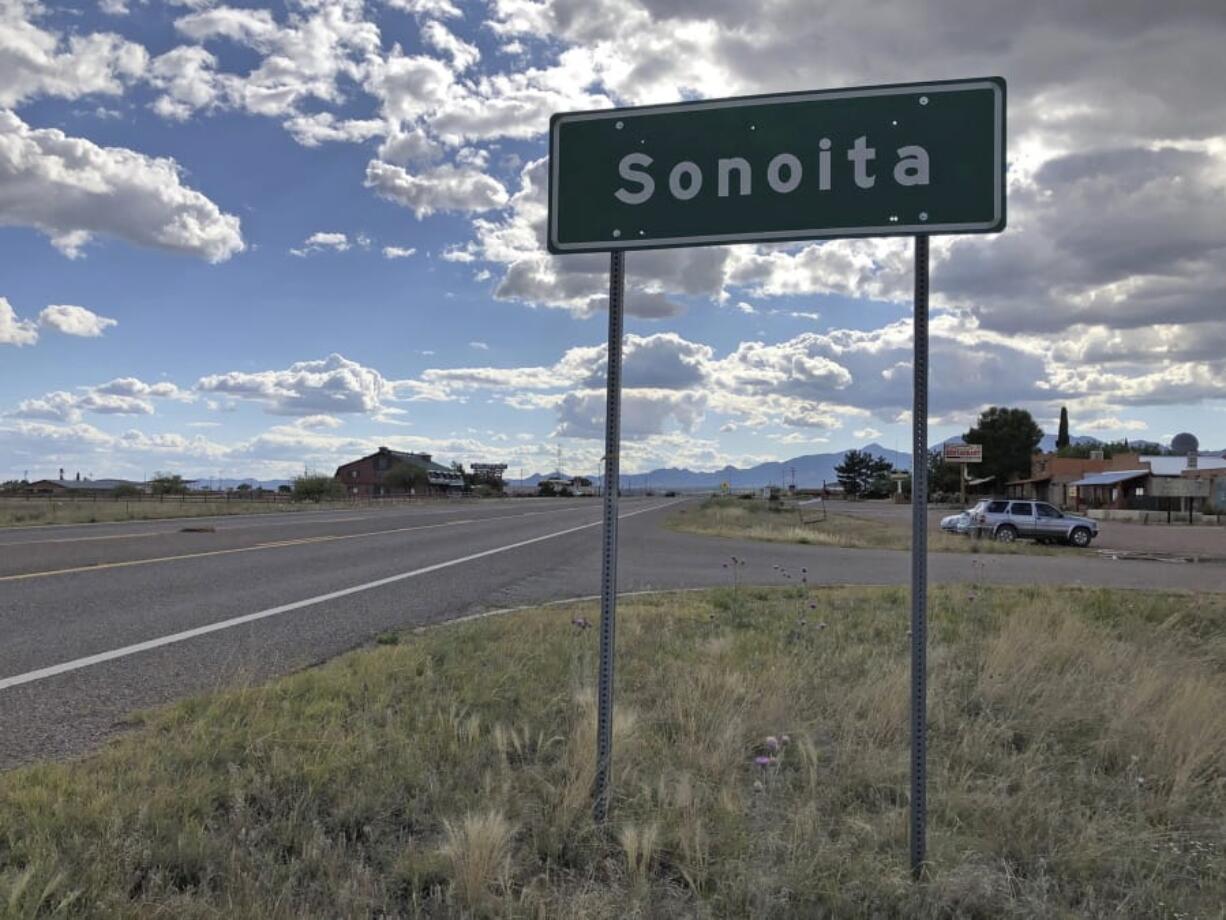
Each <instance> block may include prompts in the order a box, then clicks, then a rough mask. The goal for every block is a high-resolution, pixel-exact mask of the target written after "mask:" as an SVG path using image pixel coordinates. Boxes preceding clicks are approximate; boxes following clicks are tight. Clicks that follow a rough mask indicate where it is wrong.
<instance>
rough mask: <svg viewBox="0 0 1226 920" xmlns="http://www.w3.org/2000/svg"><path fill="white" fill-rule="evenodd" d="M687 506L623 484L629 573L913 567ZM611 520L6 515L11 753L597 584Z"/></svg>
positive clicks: (886, 578)
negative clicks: (762, 537)
mask: <svg viewBox="0 0 1226 920" xmlns="http://www.w3.org/2000/svg"><path fill="white" fill-rule="evenodd" d="M674 505H676V500H673V499H661V498H656V499H651V498H647V499H633V500H631V499H627V500H624V501H623V503H622V515H623V518H624V520H623V523H622V526H621V535H622V537H621V538H622V564H621V566H620V568H619V574H620V587H621V589H622V590H624V591H630V590H643V589H651V588H671V587H688V586H702V585H710V584H718V583H721V582H722V581H724V580H726V578H727V574H726V572H725V571H724V570H722V569H721V567H720V563H721V561H723V560H724V559H726V558H727V556H728V555H730V554H732V553H736V554H738V555H740V556H741V557H743V558H748V559H749V560H750V565H749V566H748V567H747V569H746V570H745V575H746V577H747V579H748V580H750V581H755V582H762V583H772V582H774V581H778V576H777V575H775V574H774V570H773V569H772V565H773V564H775V563H779V564H783V565H788V566H791V567H793V568H799V566H801V565H805V566H807V567H808V568H809V572H810V581H811V582H814V583H821V582H849V583H867V584H881V583H891V584H900V583H904V582H905V579H906V577H907V557H906V555H905V554H904V553H898V552H888V551H868V550H837V549H825V548H818V547H812V546H793V545H777V544H762V543H753V544H746V543H740V542H737V541H730V540H721V539H718V538H706V537H697V536H691V535H684V534H678V533H675V532H673V531H670V530H668V529H667V528H665V527H662V526H661V525H662V523H663V521H664V519H665V518H666V517H667V516H668V515H669V514H671V513H673V512H675V511H676V510H678V509H677V508H676V507H674ZM599 518H600V508H599V505H598V503H597V502H595V501H593V500H591V499H586V500H585V499H574V500H565V499H557V500H513V501H512V500H508V501H486V502H465V503H455V504H442V503H440V504H423V505H421V506H413V507H398V508H392V509H379V510H358V511H343V512H324V513H304V514H275V515H268V516H260V517H259V518H253V517H226V518H217V519H211V520H200V519H191V520H178V521H157V522H132V523H126V524H103V525H79V526H67V527H41V528H24V529H8V530H0V628H2V629H3V631H4V642H3V643H0V769H2V768H4V767H6V766H12V765H14V764H17V763H22V762H26V761H29V760H31V759H34V758H37V757H42V756H48V755H53V756H60V755H65V754H70V753H76V752H79V751H83V750H87V749H88V748H90V747H92V746H94V745H95V744H96V743H97V742H98V741H99V740H101V739H103V738H105V737H106V736H107V735H109V734H111V733H113V732H114V731H115V730H116V728H117V726H119V725H121V724H122V722H123V720H124V718H125V717H126V716H127V715H128V714H129V713H130V712H132V711H133V710H135V709H139V708H142V707H146V706H150V705H155V704H158V703H162V702H166V701H168V700H173V699H176V698H179V697H182V696H184V695H186V694H190V693H193V692H199V691H202V690H208V689H212V688H214V687H217V686H224V685H227V684H229V683H232V682H234V681H235V680H262V679H265V678H268V677H271V676H275V675H277V674H283V673H286V672H288V671H291V670H294V669H296V668H300V667H303V666H305V665H308V664H311V663H314V662H317V661H321V660H324V659H327V658H329V657H332V656H334V655H336V654H338V653H340V652H342V651H345V650H346V649H350V648H353V647H355V646H359V645H362V644H364V643H368V642H370V641H371V640H372V639H373V638H374V637H375V636H377V635H378V634H379V633H381V632H384V631H386V630H389V629H403V628H406V627H410V626H414V625H422V624H428V623H433V622H439V621H442V620H446V619H449V618H454V617H456V616H462V615H466V614H471V613H473V612H477V611H480V610H484V609H492V608H498V607H509V606H515V605H519V604H531V603H537V602H541V601H545V600H551V599H557V598H562V597H573V596H581V595H589V594H593V593H595V592H596V591H597V590H598V582H599V571H600V568H599V561H598V560H599V540H600V528H599V527H598V526H597V525H598V523H599ZM184 528H190V529H192V532H185V530H184ZM199 528H205V530H204V531H203V532H201V531H199V530H198V529H199ZM208 528H212V530H211V531H210V530H208ZM971 560H972V557H970V556H954V555H948V556H934V557H933V559H932V564H931V570H932V578H933V580H934V581H970V580H975V579H981V580H985V581H1003V582H1015V583H1032V582H1050V583H1086V584H1108V585H1120V586H1131V587H1151V586H1152V587H1170V588H1181V587H1188V588H1203V589H1209V590H1226V566H1207V565H1206V566H1172V565H1163V564H1160V563H1111V562H1106V561H1102V562H1100V561H1098V560H1093V559H1085V558H1076V559H1074V558H1059V557H1056V558H1052V557H1020V556H1017V557H1014V556H1010V557H1005V556H995V557H985V559H984V560H983V565H982V566H976V565H973V564H972V561H971Z"/></svg>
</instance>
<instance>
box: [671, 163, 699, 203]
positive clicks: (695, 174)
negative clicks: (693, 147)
mask: <svg viewBox="0 0 1226 920" xmlns="http://www.w3.org/2000/svg"><path fill="white" fill-rule="evenodd" d="M682 176H689V177H690V178H689V183H688V187H686V188H682V186H681V177H682ZM700 188H702V170H701V169H699V168H698V164H697V163H691V162H690V161H689V160H682V161H681V162H680V163H678V164H677V165H676V166H674V167H673V171H672V172H670V173H669V174H668V190H669V191H670V192H672V193H673V197H674V198H676V199H678V200H680V201H688V200H689V199H691V198H693V197H694V196H695V195H697V194H698V190H699V189H700Z"/></svg>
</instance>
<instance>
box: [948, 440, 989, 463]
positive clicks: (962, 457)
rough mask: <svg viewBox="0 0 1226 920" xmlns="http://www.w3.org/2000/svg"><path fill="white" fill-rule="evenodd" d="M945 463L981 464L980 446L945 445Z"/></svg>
mask: <svg viewBox="0 0 1226 920" xmlns="http://www.w3.org/2000/svg"><path fill="white" fill-rule="evenodd" d="M945 462H946V463H983V445H982V444H946V445H945Z"/></svg>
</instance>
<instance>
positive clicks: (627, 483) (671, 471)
mask: <svg viewBox="0 0 1226 920" xmlns="http://www.w3.org/2000/svg"><path fill="white" fill-rule="evenodd" d="M1069 440H1070V441H1071V442H1072V443H1073V444H1075V445H1078V446H1080V445H1089V446H1091V447H1093V446H1095V445H1097V444H1102V443H1103V442H1102V441H1100V440H1099V439H1098V438H1094V437H1090V436H1088V435H1073V436H1072V437H1071V438H1070V439H1069ZM962 443H965V442H964V441H963V440H962V438H961V437H952V438H947V439H946V440H944V441H942V442H940V443H938V444H934V445H932V450H933V451H934V452H935V451H938V450H940V449H941V447H942V446H943V445H944V444H962ZM1131 443H1132V444H1133V445H1134V446H1135V447H1136V449H1137V450H1138V451H1139V452H1154V453H1157V452H1158V445H1157V444H1156V443H1153V442H1149V441H1141V440H1134V441H1132V442H1131ZM1039 449H1040V450H1042V451H1044V452H1047V453H1050V452H1051V451H1054V450H1055V449H1056V436H1055V435H1054V434H1049V435H1044V436H1043V440H1042V441H1040V442H1039ZM860 450H864V451H868V452H869V453H870V454H873V455H874V456H880V457H885V458H886V459H887V460H889V461H890V462H891V463H892V464H894V468H895V469H899V470H910V469H911V454H909V453H905V454H904V453H900V452H899V451H896V450H890V449H889V448H888V447H882V446H881V445H880V444H877V443H876V442H874V443H872V444H866V445H865V446H864V447H861V448H860ZM846 454H847V451H838V452H835V453H829V454H804V455H803V456H800V457H793V458H792V459H791V460H783V461H780V462H774V463H760V464H758V465H757V466H751V467H749V468H748V469H741V468H739V467H735V466H726V467H724V468H723V469H720V470H689V469H678V468H677V467H668V468H665V469H655V470H652V471H651V472H649V473H634V474H633V475H623V476H622V486H623V488H632V489H647V488H650V489H684V490H690V489H718V488H719V487H720V486H721V485H722V484H723V483H725V482H726V483H728V485H729V486H730V487H732V488H733V489H760V488H762V487H763V486H769V485H777V486H786V485H791V483H792V481H793V479H792V471H793V469H794V470H795V471H796V473H795V475H796V478H795V482H796V485H797V486H798V487H799V488H813V487H817V486H820V485H821V484H822V483H824V482H828V483H834V482H836V481H837V480H838V476H837V474H836V473H835V471H834V468H835V467H836V466H838V465H839V464H840V463H842V462H843V457H844V456H845V455H846ZM556 475H558V474H557V473H546V474H541V473H535V474H533V475H532V476H529V477H527V478H526V479H523V480H508V483H509V484H510V485H514V486H527V487H529V488H535V487H536V485H537V484H538V483H539V482H540V481H541V480H542V479H547V478H549V477H550V476H556ZM563 475H564V476H565V477H566V478H570V476H571V474H569V473H566V474H563ZM592 480H593V482H596V483H599V482H600V478H599V477H592Z"/></svg>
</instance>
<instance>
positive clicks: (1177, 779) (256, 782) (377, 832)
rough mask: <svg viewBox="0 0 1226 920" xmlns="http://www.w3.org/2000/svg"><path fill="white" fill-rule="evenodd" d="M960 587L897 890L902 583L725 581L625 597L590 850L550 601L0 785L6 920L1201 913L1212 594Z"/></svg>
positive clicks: (1225, 823)
mask: <svg viewBox="0 0 1226 920" xmlns="http://www.w3.org/2000/svg"><path fill="white" fill-rule="evenodd" d="M976 593H977V595H978V602H977V603H976V604H975V605H974V607H973V608H970V607H968V605H967V603H966V601H965V594H966V589H965V588H962V589H959V588H943V589H939V590H935V591H934V592H933V596H932V604H931V618H932V619H931V623H932V635H931V656H930V657H931V663H932V673H931V696H930V725H931V733H930V769H931V785H930V798H929V806H930V822H931V823H930V836H929V852H930V865H929V867H928V873H927V877H926V880H925V881H924V882H923V883H922V884H919V885H915V884H913V883H912V882H911V880H910V878H909V873H908V866H907V858H906V852H907V846H906V845H907V790H908V763H909V756H908V728H907V689H908V671H907V666H908V639H907V604H906V601H907V597H906V594H905V592H903V591H901V590H895V589H810V590H808V591H807V592H806V595H805V597H804V598H803V600H804V603H803V604H802V605H799V607H798V604H797V600H798V598H799V593H798V591H797V590H796V589H773V590H765V589H756V588H750V589H746V588H742V589H741V591H740V592H739V595H738V596H737V597H735V598H734V596H733V592H731V591H713V592H709V593H687V594H681V595H664V596H656V597H641V598H634V599H633V600H631V599H627V600H626V601H624V602H623V606H622V612H621V620H620V622H619V643H620V646H619V660H618V666H619V673H618V712H619V717H618V719H617V721H616V724H615V745H614V757H613V798H612V802H611V813H610V814H611V817H610V822H609V825H608V826H607V828H606V829H604V830H603V831H601V830H598V829H596V828H595V827H594V826H593V824H592V821H591V785H592V780H593V777H594V773H595V770H594V767H595V763H594V748H595V711H594V709H595V707H594V704H593V697H592V692H591V690H592V680H593V675H594V667H593V665H594V657H595V645H596V636H595V635H594V631H592V630H587V631H583V630H576V629H575V628H574V627H573V626H571V625H570V619H571V618H572V617H573V616H576V615H582V616H586V617H588V618H589V619H594V618H595V616H596V614H595V611H594V610H593V608H592V606H590V605H587V606H576V607H573V608H572V607H560V608H550V609H548V610H542V611H535V612H528V613H524V614H517V615H515V616H513V617H506V618H498V619H494V620H488V621H483V622H474V623H469V624H465V625H461V626H454V627H445V628H440V629H438V630H434V631H431V632H428V633H425V634H422V635H415V636H411V637H406V638H405V639H403V640H402V641H401V642H399V643H398V644H396V645H391V646H381V647H379V648H377V649H375V650H373V651H366V652H360V653H355V654H353V655H349V656H346V657H344V658H342V659H340V660H338V661H336V662H333V663H332V664H329V665H327V666H325V667H323V668H319V669H315V670H311V671H307V672H304V673H302V674H298V675H295V676H293V677H291V678H287V679H285V680H282V681H278V682H276V683H274V684H271V685H268V686H266V687H247V688H242V689H240V690H237V691H235V692H233V693H228V694H220V695H216V696H213V697H208V698H202V699H199V700H193V701H189V702H186V703H184V704H181V705H179V706H177V707H174V708H172V709H170V710H168V711H166V712H163V713H161V714H158V715H155V716H152V717H150V719H149V726H148V728H147V729H146V730H145V731H143V732H142V733H141V734H139V735H137V736H136V737H134V738H131V739H128V740H125V741H122V742H120V743H118V744H116V745H113V746H112V747H110V748H109V749H107V750H106V751H104V752H102V753H101V754H99V755H97V756H95V757H92V758H88V759H86V760H84V761H82V762H80V763H74V764H65V765H59V766H47V767H39V768H34V769H28V770H22V771H17V772H14V773H10V774H6V775H4V776H3V777H0V913H3V912H4V911H5V910H7V913H8V914H11V915H16V916H38V915H51V914H53V913H54V912H55V911H56V910H57V909H60V906H61V905H62V904H63V905H65V906H64V907H63V909H62V912H64V913H69V912H75V913H76V914H78V915H83V916H155V915H162V916H174V917H215V916H235V917H246V916H252V917H255V916H258V917H274V918H279V917H286V918H289V917H304V916H310V917H314V916H385V917H410V916H426V917H455V918H461V917H478V916H507V917H524V918H528V917H574V918H589V917H594V918H620V917H626V916H641V917H729V918H741V917H754V918H758V917H765V918H772V917H786V918H793V917H795V918H800V917H804V918H808V917H832V918H834V917H837V918H844V917H851V918H858V917H865V918H869V917H908V918H910V917H915V918H933V920H935V918H946V917H983V918H1031V917H1041V918H1048V917H1055V918H1064V917H1068V918H1072V917H1079V918H1080V917H1089V918H1104V920H1105V918H1118V917H1130V918H1131V917H1135V918H1151V917H1153V918H1175V917H1220V916H1221V915H1222V904H1223V903H1226V858H1223V853H1224V852H1226V747H1224V746H1226V720H1224V715H1223V714H1224V713H1226V641H1224V639H1223V635H1224V625H1223V624H1226V597H1223V596H1218V595H1202V596H1191V595H1171V594H1142V593H1123V592H1110V591H1079V590H1073V589H1061V590H1054V589H1036V588H1029V587H1024V586H1023V587H1016V586H1015V587H1008V588H1003V587H1002V588H979V589H977V591H976ZM809 603H815V604H816V605H817V610H816V611H814V612H811V613H810V612H809V611H808V604H809ZM798 609H801V610H804V611H805V612H806V616H808V617H809V620H808V621H805V618H804V617H801V616H799V615H798V613H797V611H798ZM818 622H821V623H824V624H826V628H825V629H818V628H817V625H816V624H817V623H818ZM308 727H309V728H308ZM756 758H765V759H764V760H763V761H762V762H760V763H759V762H758V761H757V760H756ZM770 758H774V759H773V760H771V759H770ZM3 905H7V908H5V907H3Z"/></svg>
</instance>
